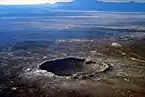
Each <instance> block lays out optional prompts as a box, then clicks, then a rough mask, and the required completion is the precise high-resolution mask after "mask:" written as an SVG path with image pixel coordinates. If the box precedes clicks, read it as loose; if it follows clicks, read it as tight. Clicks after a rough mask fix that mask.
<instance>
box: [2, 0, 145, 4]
mask: <svg viewBox="0 0 145 97" xmlns="http://www.w3.org/2000/svg"><path fill="white" fill-rule="evenodd" d="M71 1H73V0H0V4H6V5H13V4H14V5H15V4H43V3H51V4H54V3H56V2H71ZM99 1H104V2H129V1H135V2H145V0H99Z"/></svg>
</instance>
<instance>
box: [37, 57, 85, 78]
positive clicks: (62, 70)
mask: <svg viewBox="0 0 145 97" xmlns="http://www.w3.org/2000/svg"><path fill="white" fill-rule="evenodd" d="M84 62H85V59H80V58H75V57H69V58H63V59H57V60H53V61H46V62H44V63H42V64H41V65H40V66H39V68H40V69H42V70H47V71H48V72H52V73H54V74H56V75H58V76H72V75H73V74H75V73H77V72H81V71H82V69H83V67H84V66H83V64H84Z"/></svg>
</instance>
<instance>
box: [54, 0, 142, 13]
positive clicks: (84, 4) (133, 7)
mask: <svg viewBox="0 0 145 97" xmlns="http://www.w3.org/2000/svg"><path fill="white" fill-rule="evenodd" d="M56 4H58V5H59V6H60V8H61V9H68V10H69V9H71V10H97V11H121V12H145V3H138V2H133V1H131V2H123V3H122V2H102V1H97V0H74V1H73V2H67V3H62V2H61V3H60V2H59V3H56Z"/></svg>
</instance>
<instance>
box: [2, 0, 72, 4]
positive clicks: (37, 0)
mask: <svg viewBox="0 0 145 97" xmlns="http://www.w3.org/2000/svg"><path fill="white" fill-rule="evenodd" d="M70 1H72V0H0V4H43V3H56V2H70Z"/></svg>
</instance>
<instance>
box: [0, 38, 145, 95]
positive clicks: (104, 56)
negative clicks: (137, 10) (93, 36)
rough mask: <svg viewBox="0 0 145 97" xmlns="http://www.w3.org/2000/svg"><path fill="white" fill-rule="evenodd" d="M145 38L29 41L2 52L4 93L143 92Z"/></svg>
mask: <svg viewBox="0 0 145 97" xmlns="http://www.w3.org/2000/svg"><path fill="white" fill-rule="evenodd" d="M144 44H145V41H144V39H142V40H135V41H132V40H128V41H124V40H122V39H121V40H120V41H115V42H114V41H112V40H110V41H109V40H107V39H106V40H105V39H103V41H102V40H83V39H82V40H80V39H72V40H58V41H26V42H19V43H14V44H13V45H9V46H6V47H5V48H4V49H1V52H0V64H1V65H0V79H1V80H0V97H28V96H31V97H144V96H145V89H144V86H145V56H144V54H145V51H144V48H145V46H144Z"/></svg>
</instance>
